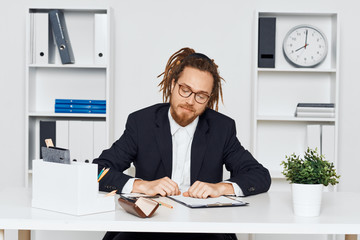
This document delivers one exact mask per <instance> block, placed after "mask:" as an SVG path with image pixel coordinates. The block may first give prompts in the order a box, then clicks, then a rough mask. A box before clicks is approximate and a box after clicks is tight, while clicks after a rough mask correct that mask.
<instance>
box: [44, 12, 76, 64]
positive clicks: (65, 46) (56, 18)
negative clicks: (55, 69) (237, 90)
mask: <svg viewBox="0 0 360 240" xmlns="http://www.w3.org/2000/svg"><path fill="white" fill-rule="evenodd" d="M49 20H50V24H51V29H52V31H53V33H54V37H55V41H56V44H57V48H58V49H59V53H60V58H61V62H62V63H63V64H68V63H75V59H74V53H73V50H72V47H71V42H70V38H69V34H68V31H67V28H66V22H65V17H64V13H63V11H61V10H59V9H54V10H50V11H49Z"/></svg>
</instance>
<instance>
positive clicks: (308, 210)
mask: <svg viewBox="0 0 360 240" xmlns="http://www.w3.org/2000/svg"><path fill="white" fill-rule="evenodd" d="M291 189H292V197H293V208H294V214H295V215H297V216H302V217H316V216H319V215H320V210H321V198H322V192H323V185H322V184H297V183H293V184H291Z"/></svg>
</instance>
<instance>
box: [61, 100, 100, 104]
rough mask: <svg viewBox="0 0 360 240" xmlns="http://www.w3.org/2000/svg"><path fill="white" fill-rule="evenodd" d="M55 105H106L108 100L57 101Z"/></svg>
mask: <svg viewBox="0 0 360 240" xmlns="http://www.w3.org/2000/svg"><path fill="white" fill-rule="evenodd" d="M55 104H87V105H90V104H103V105H104V104H106V100H93V99H55Z"/></svg>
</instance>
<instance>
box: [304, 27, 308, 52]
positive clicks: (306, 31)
mask: <svg viewBox="0 0 360 240" xmlns="http://www.w3.org/2000/svg"><path fill="white" fill-rule="evenodd" d="M307 36H308V30H307V29H306V37H305V49H306V46H307V45H308V44H307Z"/></svg>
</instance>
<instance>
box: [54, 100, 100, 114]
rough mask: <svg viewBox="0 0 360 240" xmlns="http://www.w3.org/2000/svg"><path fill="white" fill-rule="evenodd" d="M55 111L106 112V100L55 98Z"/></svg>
mask: <svg viewBox="0 0 360 240" xmlns="http://www.w3.org/2000/svg"><path fill="white" fill-rule="evenodd" d="M55 113H96V114H99V113H106V100H87V99H55Z"/></svg>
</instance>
